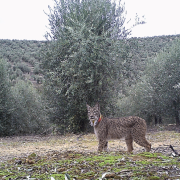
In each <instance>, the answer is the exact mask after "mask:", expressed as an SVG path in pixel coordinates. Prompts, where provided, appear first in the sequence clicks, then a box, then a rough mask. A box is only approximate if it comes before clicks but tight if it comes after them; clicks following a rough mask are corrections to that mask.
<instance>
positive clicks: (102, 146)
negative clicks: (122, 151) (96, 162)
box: [98, 139, 107, 152]
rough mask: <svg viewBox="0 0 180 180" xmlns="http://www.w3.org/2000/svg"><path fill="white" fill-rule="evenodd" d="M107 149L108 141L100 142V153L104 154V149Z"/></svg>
mask: <svg viewBox="0 0 180 180" xmlns="http://www.w3.org/2000/svg"><path fill="white" fill-rule="evenodd" d="M105 148H107V141H106V140H101V139H100V140H99V144H98V151H99V152H102V150H103V149H105Z"/></svg>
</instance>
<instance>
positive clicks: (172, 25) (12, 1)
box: [0, 0, 180, 40]
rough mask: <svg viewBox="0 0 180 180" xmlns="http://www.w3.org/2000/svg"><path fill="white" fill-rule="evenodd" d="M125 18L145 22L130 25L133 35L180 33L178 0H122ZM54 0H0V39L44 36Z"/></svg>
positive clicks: (31, 38) (38, 37)
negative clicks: (133, 26) (140, 19)
mask: <svg viewBox="0 0 180 180" xmlns="http://www.w3.org/2000/svg"><path fill="white" fill-rule="evenodd" d="M122 1H123V2H125V9H126V11H127V19H128V20H129V19H131V22H133V21H134V17H135V15H136V13H137V14H138V16H140V17H141V16H145V21H146V24H144V25H139V26H137V27H135V28H133V31H132V36H133V37H147V36H158V35H174V34H180V20H179V18H180V10H179V8H180V0H171V1H170V0H122ZM53 2H54V1H53V0H0V39H20V40H21V39H27V40H45V38H44V35H45V33H46V31H48V28H47V27H48V17H47V15H46V14H45V13H44V11H45V12H49V10H48V5H50V6H51V7H52V6H53V4H54V3H53Z"/></svg>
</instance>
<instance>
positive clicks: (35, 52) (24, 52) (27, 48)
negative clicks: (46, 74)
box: [0, 40, 45, 85]
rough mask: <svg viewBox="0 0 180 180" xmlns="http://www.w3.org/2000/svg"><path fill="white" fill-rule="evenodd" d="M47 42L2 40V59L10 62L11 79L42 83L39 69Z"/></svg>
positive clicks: (0, 47)
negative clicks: (43, 47)
mask: <svg viewBox="0 0 180 180" xmlns="http://www.w3.org/2000/svg"><path fill="white" fill-rule="evenodd" d="M44 43H45V42H43V41H27V40H0V58H3V59H5V60H6V61H7V62H8V69H9V78H10V80H11V81H12V82H14V81H16V79H22V80H30V81H31V82H32V83H33V84H35V85H37V84H41V83H42V74H41V70H40V68H39V62H40V59H41V57H40V51H41V47H42V46H43V44H44Z"/></svg>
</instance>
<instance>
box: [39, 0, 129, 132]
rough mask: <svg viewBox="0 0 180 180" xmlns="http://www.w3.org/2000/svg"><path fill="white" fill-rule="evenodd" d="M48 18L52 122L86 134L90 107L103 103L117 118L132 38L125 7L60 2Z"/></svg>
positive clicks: (91, 0)
mask: <svg viewBox="0 0 180 180" xmlns="http://www.w3.org/2000/svg"><path fill="white" fill-rule="evenodd" d="M48 18H49V25H50V32H49V33H47V34H46V37H47V39H48V40H49V41H48V42H47V44H46V46H45V47H44V51H43V53H44V58H43V61H42V67H43V68H44V70H45V80H46V81H45V92H46V93H47V94H48V96H49V101H50V107H52V108H53V109H52V112H53V113H52V114H51V115H52V119H53V121H54V122H56V123H58V124H60V125H61V128H62V129H66V130H67V129H69V130H70V131H73V132H77V131H82V130H84V128H85V125H86V123H87V121H86V119H87V117H86V106H85V103H86V102H88V103H89V104H93V103H95V102H97V101H99V102H100V104H101V107H102V111H104V110H106V113H107V114H114V111H113V110H115V104H116V103H115V101H116V97H117V92H118V91H117V88H118V87H119V85H120V83H121V82H122V80H123V78H124V77H123V75H124V74H123V72H124V71H125V69H123V68H124V64H125V63H126V62H125V59H126V57H127V56H128V53H127V48H126V47H127V42H126V40H125V39H126V37H127V36H128V35H129V34H130V33H131V30H129V29H126V28H125V20H126V18H125V16H124V6H123V5H121V4H120V2H119V4H116V3H113V2H112V1H110V0H81V1H80V0H59V1H55V6H54V8H50V13H49V14H48ZM104 112H105V111H104Z"/></svg>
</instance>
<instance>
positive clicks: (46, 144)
mask: <svg viewBox="0 0 180 180" xmlns="http://www.w3.org/2000/svg"><path fill="white" fill-rule="evenodd" d="M146 137H147V140H148V141H150V142H151V144H152V148H153V149H156V148H158V147H160V146H165V145H170V144H171V145H172V146H174V147H176V149H177V150H178V149H179V148H178V147H180V133H176V132H175V131H159V132H150V133H148V134H147V136H146ZM97 145H98V141H97V139H96V137H95V135H94V134H87V135H82V136H80V135H71V134H69V135H66V136H44V137H41V136H20V137H8V138H1V139H0V152H1V157H0V162H1V161H4V160H7V159H9V158H14V157H20V156H27V155H28V154H31V153H36V154H38V155H43V154H46V153H48V152H51V151H59V152H63V151H68V150H71V151H80V152H96V151H97ZM109 150H110V151H126V144H125V141H124V139H120V140H112V141H110V142H109ZM142 151H143V148H142V147H140V146H138V145H137V144H136V143H134V153H138V152H142Z"/></svg>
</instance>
